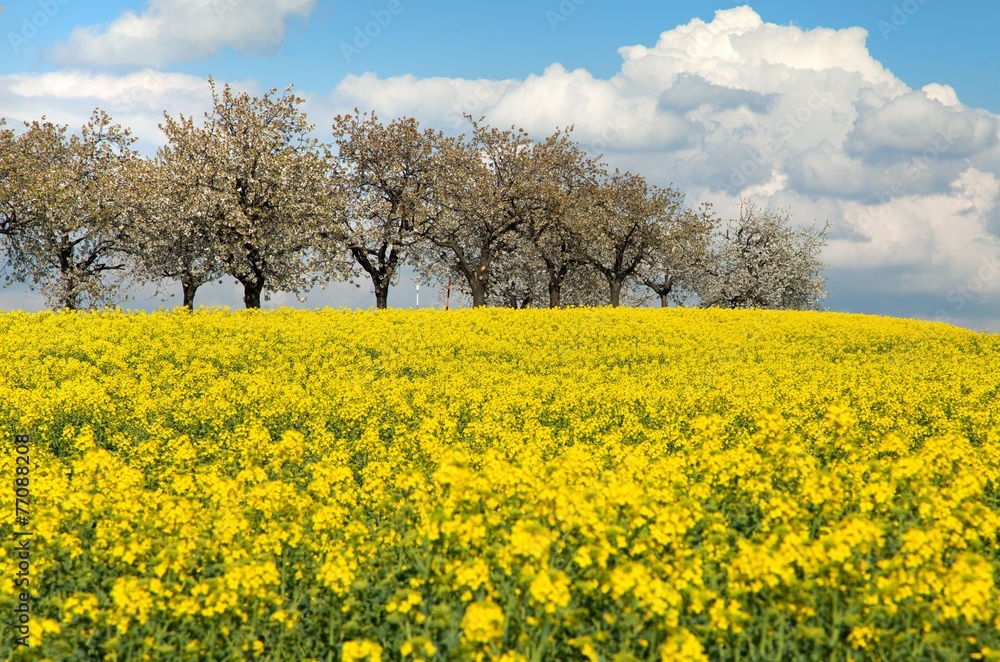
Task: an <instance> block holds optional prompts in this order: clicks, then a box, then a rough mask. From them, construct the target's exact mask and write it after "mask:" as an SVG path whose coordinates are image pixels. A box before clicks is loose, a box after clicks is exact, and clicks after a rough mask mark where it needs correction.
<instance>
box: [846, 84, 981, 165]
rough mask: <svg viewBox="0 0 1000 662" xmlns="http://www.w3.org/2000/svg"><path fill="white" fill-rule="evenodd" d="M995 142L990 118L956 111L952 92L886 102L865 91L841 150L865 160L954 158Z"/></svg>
mask: <svg viewBox="0 0 1000 662" xmlns="http://www.w3.org/2000/svg"><path fill="white" fill-rule="evenodd" d="M949 89H950V88H949ZM942 99H943V100H944V102H942ZM945 102H946V103H947V105H946V103H945ZM996 142H997V119H996V117H994V116H991V115H989V114H988V113H986V112H983V111H978V110H971V109H967V108H964V107H962V106H961V105H959V104H958V103H957V97H956V96H955V95H954V90H952V91H951V94H950V95H949V94H947V93H946V92H944V91H943V88H941V87H940V86H938V88H932V89H931V90H930V91H929V92H928V91H927V90H917V91H914V92H910V93H908V94H903V95H901V96H898V97H896V98H894V99H890V100H888V101H887V100H883V99H879V98H877V97H875V96H874V95H873V94H872V93H871V92H870V91H869V92H868V93H866V94H863V95H861V98H860V99H859V101H858V119H857V121H856V122H855V124H854V128H853V129H852V131H851V134H850V135H849V136H848V139H847V143H846V148H847V149H848V150H849V151H850V152H852V153H854V154H860V155H865V156H869V157H870V156H885V157H894V156H898V155H902V156H912V155H914V154H924V153H935V154H937V155H939V156H940V157H943V158H958V157H966V156H970V155H972V154H976V153H979V152H981V151H983V150H985V149H988V148H990V147H992V146H994V145H995V144H996Z"/></svg>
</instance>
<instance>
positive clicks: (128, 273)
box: [0, 79, 826, 308]
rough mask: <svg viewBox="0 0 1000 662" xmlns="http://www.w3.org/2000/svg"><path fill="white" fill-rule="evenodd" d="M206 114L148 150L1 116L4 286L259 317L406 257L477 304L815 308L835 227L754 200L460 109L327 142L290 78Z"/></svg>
mask: <svg viewBox="0 0 1000 662" xmlns="http://www.w3.org/2000/svg"><path fill="white" fill-rule="evenodd" d="M209 84H210V86H211V91H212V105H211V107H210V109H209V110H208V111H207V112H205V113H204V116H203V117H202V118H201V119H200V121H196V120H195V118H193V117H188V116H184V115H179V116H177V117H171V116H169V115H165V116H164V121H163V123H161V125H160V129H161V130H162V132H163V134H164V137H165V142H164V145H163V146H162V147H161V148H160V149H159V150H158V151H157V153H156V154H155V156H153V157H150V158H144V157H142V156H141V155H139V154H138V153H137V152H136V151H135V150H134V149H133V143H134V142H135V138H134V137H133V136H132V134H131V132H130V131H129V130H128V129H126V128H123V127H121V126H119V125H117V124H114V123H113V122H112V119H111V118H110V117H109V116H108V115H107V114H106V113H104V112H103V111H101V110H100V109H98V110H95V111H94V113H93V115H92V116H91V118H90V120H89V121H88V122H87V124H85V125H84V126H83V127H82V128H81V130H80V131H79V133H75V134H70V133H69V131H68V127H66V126H59V125H55V124H52V123H51V122H48V121H46V120H45V118H42V119H41V120H39V121H35V122H31V123H27V124H25V126H24V129H23V130H20V131H17V130H14V129H13V128H11V127H9V126H8V125H7V124H6V122H5V120H3V119H2V118H0V248H2V250H3V255H4V257H5V259H6V264H5V268H4V275H5V278H6V282H8V283H11V282H25V283H27V284H28V285H29V287H38V288H40V289H41V291H42V293H43V294H44V295H45V296H46V299H47V301H48V303H49V305H50V306H52V307H60V308H83V307H99V306H103V305H109V304H114V303H116V302H117V301H119V300H120V297H121V295H122V294H123V292H124V287H125V285H126V284H131V283H140V284H141V283H155V284H157V286H158V288H161V289H162V288H163V287H169V286H170V283H179V284H180V287H181V290H182V293H183V302H184V305H185V306H187V307H193V306H194V301H195V294H196V292H197V290H198V288H199V287H201V286H202V285H204V284H205V283H208V282H211V281H214V280H217V279H220V278H223V277H226V276H228V277H230V278H233V279H234V280H235V281H237V282H238V283H240V284H241V285H242V287H243V292H244V294H243V301H244V305H245V306H246V307H247V308H258V307H260V305H261V300H262V298H263V299H266V298H267V297H268V295H269V293H271V292H274V291H287V292H293V293H296V294H297V295H301V294H303V293H305V292H306V291H308V289H309V288H310V287H311V286H313V285H315V284H316V283H325V282H329V281H331V280H348V279H350V280H355V279H359V278H364V279H366V280H368V281H370V282H371V287H372V290H373V291H374V294H375V304H376V307H377V308H384V307H386V306H387V305H388V295H389V288H390V285H391V284H392V283H394V282H395V281H396V280H397V278H398V274H399V270H400V268H402V267H403V266H404V265H409V266H410V267H412V268H414V269H416V270H417V272H418V273H419V274H420V276H421V278H422V279H425V280H435V281H438V282H441V283H444V282H447V283H449V285H450V284H452V283H454V285H455V287H456V288H457V289H458V290H459V291H461V292H464V293H465V294H466V295H467V296H468V297H469V299H470V300H471V303H472V305H473V306H485V305H499V306H511V307H525V306H548V307H561V306H566V305H600V304H609V305H612V306H617V305H620V304H622V303H623V302H628V301H642V300H648V299H649V298H652V299H653V300H654V301H655V300H658V301H659V302H660V305H661V306H667V305H670V303H675V304H688V303H696V304H699V305H703V306H722V307H731V308H735V307H761V308H817V307H819V306H820V302H821V301H822V299H823V297H824V296H825V294H826V292H825V289H824V283H825V280H824V279H823V277H822V271H823V268H824V265H823V264H822V262H821V261H820V259H819V256H820V253H821V251H822V249H823V246H824V245H825V242H826V228H825V227H824V228H823V229H822V230H818V231H817V230H815V229H814V228H802V227H797V226H795V225H794V224H793V222H792V217H791V213H790V212H789V211H787V210H784V211H782V210H772V209H762V208H760V207H758V206H756V205H754V204H753V202H752V201H744V203H743V205H742V208H741V211H740V216H739V218H736V219H732V220H729V221H726V222H723V221H722V220H721V219H720V218H719V217H718V216H717V215H716V213H715V211H714V209H713V208H712V205H711V204H710V203H708V202H702V203H701V204H700V205H699V206H697V207H688V206H687V205H686V202H685V196H684V194H683V193H682V192H681V191H679V190H676V189H675V188H673V187H672V186H667V187H661V186H657V185H654V184H652V183H650V182H649V181H647V180H646V178H644V177H643V176H642V175H640V174H637V173H631V172H621V171H619V170H612V169H611V168H610V167H609V166H608V165H607V164H606V163H604V162H603V161H602V160H601V158H600V157H595V156H592V155H589V154H587V153H586V152H585V151H584V150H583V149H582V148H581V147H580V145H579V144H578V143H577V142H575V141H574V140H573V128H572V127H565V128H561V129H556V130H555V131H554V132H553V133H552V134H550V135H548V136H545V137H543V138H542V139H541V140H536V139H534V138H533V137H532V136H530V135H529V134H528V133H527V132H526V131H524V130H523V129H520V128H518V127H516V126H512V127H510V128H509V129H501V128H497V127H494V126H490V125H489V124H488V123H487V122H486V121H485V119H484V118H479V119H476V118H473V117H471V116H466V122H467V131H466V133H464V134H462V135H459V136H449V135H446V134H445V133H443V132H442V131H440V130H437V129H433V128H424V127H421V126H420V125H419V123H418V122H417V120H416V119H414V118H412V117H398V118H394V119H391V120H390V121H388V122H387V123H386V122H383V121H382V120H380V118H379V117H378V116H377V115H376V114H375V113H374V112H371V111H369V112H362V111H360V110H358V109H355V111H354V113H352V114H347V115H337V116H336V117H334V118H333V121H332V124H331V133H330V137H331V138H332V141H330V142H327V141H322V140H320V139H319V138H317V137H315V135H314V133H315V126H314V125H312V124H310V123H309V121H308V120H307V117H306V114H305V112H304V110H303V109H302V105H303V103H304V102H303V99H302V98H300V97H298V96H296V95H295V94H294V93H293V92H292V88H291V87H289V88H287V89H285V90H284V91H283V92H281V93H279V92H278V91H277V90H275V89H272V90H270V91H268V92H267V93H265V94H263V95H261V96H253V95H250V94H248V93H245V92H240V93H237V92H235V91H233V90H232V89H231V88H230V87H229V86H228V85H225V86H223V88H222V89H221V90H220V89H218V88H217V86H216V84H215V82H214V81H212V80H211V79H209Z"/></svg>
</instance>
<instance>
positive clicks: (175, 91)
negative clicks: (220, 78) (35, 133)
mask: <svg viewBox="0 0 1000 662" xmlns="http://www.w3.org/2000/svg"><path fill="white" fill-rule="evenodd" d="M231 85H232V86H233V87H234V88H236V89H238V90H249V91H254V88H255V86H254V85H253V84H252V83H251V82H247V81H235V82H232V83H231ZM0 98H2V99H4V107H3V114H4V116H5V117H6V118H7V120H8V122H9V123H12V124H17V123H20V122H30V121H32V120H37V119H40V118H41V117H42V116H45V117H46V118H47V119H48V120H50V121H52V122H55V123H57V124H66V125H68V126H69V127H70V130H77V129H79V127H80V126H82V125H83V124H84V123H85V122H86V121H87V119H88V118H89V117H90V114H91V112H92V111H93V110H94V108H101V109H103V110H105V111H106V112H107V113H108V114H109V115H111V118H112V119H113V120H114V121H115V122H117V123H119V124H121V125H123V126H127V127H129V128H131V129H132V131H133V133H134V134H135V135H136V136H137V137H138V138H139V145H138V146H139V148H140V149H142V151H144V152H146V153H152V152H153V151H155V148H156V147H157V146H158V145H160V144H162V140H163V135H162V133H161V132H160V130H159V126H158V125H159V124H160V123H161V122H163V114H164V112H166V113H168V114H170V115H172V116H176V115H177V114H180V113H183V114H185V115H193V116H196V117H198V116H201V114H202V113H204V112H205V111H207V110H209V109H210V107H211V102H212V93H211V89H210V87H209V85H208V81H206V80H205V79H204V78H198V77H196V76H190V75H188V74H180V73H163V72H158V71H153V70H151V69H145V70H142V71H137V72H134V73H130V74H127V75H114V74H107V73H93V72H88V71H54V72H48V73H44V74H6V75H0Z"/></svg>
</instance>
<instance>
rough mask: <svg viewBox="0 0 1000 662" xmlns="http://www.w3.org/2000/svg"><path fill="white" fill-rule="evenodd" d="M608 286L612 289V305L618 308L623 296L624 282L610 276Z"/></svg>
mask: <svg viewBox="0 0 1000 662" xmlns="http://www.w3.org/2000/svg"><path fill="white" fill-rule="evenodd" d="M608 286H609V289H610V290H611V307H612V308H617V307H618V304H619V303H621V298H622V282H621V281H620V280H618V279H617V278H609V279H608Z"/></svg>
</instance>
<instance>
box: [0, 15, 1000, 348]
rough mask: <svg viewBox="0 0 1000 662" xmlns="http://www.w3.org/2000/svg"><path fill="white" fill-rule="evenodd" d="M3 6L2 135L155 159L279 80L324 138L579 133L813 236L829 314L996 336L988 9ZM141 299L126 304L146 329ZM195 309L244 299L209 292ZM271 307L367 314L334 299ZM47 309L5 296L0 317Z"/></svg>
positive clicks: (997, 48) (408, 289)
mask: <svg viewBox="0 0 1000 662" xmlns="http://www.w3.org/2000/svg"><path fill="white" fill-rule="evenodd" d="M0 7H2V12H0V35H2V36H3V40H2V41H0V53H2V56H0V116H5V117H7V118H8V119H9V120H13V121H15V122H16V121H21V120H30V119H36V118H38V117H40V116H41V115H46V116H48V117H50V118H51V119H54V120H56V121H59V122H65V123H68V124H70V125H71V126H78V125H79V124H80V123H82V121H83V119H84V118H85V117H86V116H87V115H88V114H89V112H90V110H91V109H92V108H93V107H94V106H98V105H99V106H101V107H102V108H106V109H108V110H110V111H111V112H112V114H113V115H114V116H115V117H116V119H118V120H119V121H122V122H123V123H126V124H128V125H130V126H132V127H133V128H134V129H135V131H136V132H137V134H138V135H140V137H141V138H142V143H141V145H142V147H143V149H144V150H145V151H152V150H153V149H154V148H155V147H156V145H158V144H159V141H160V140H161V138H160V135H159V132H158V130H157V128H156V124H157V122H158V121H159V120H160V118H161V117H162V112H163V111H164V110H166V111H168V112H170V113H171V114H175V113H178V112H184V113H196V114H197V113H200V112H202V111H203V110H205V109H206V105H205V104H206V99H207V85H206V84H205V82H204V79H205V77H206V76H208V75H212V76H214V77H215V78H216V79H218V80H222V81H228V82H232V83H233V84H234V85H236V86H237V87H241V88H245V89H249V90H251V91H256V92H260V91H264V90H266V89H268V88H270V87H279V88H281V87H284V86H285V85H287V84H289V83H293V84H294V85H295V86H296V90H297V91H298V92H299V93H300V94H302V95H304V96H305V97H306V98H307V99H308V106H307V109H308V111H309V113H310V118H311V119H312V121H314V122H315V123H316V124H317V127H318V128H317V134H318V135H320V136H321V137H322V136H323V135H324V133H323V132H324V130H326V128H327V127H328V126H329V124H330V118H331V117H332V116H333V114H335V113H337V112H341V111H344V110H349V109H350V108H353V107H354V106H359V107H361V108H363V109H367V108H371V109H374V110H376V111H378V112H379V114H380V115H382V116H383V117H390V116H396V115H413V116H415V117H417V118H418V119H419V120H420V121H421V122H422V123H424V124H426V125H429V126H438V127H440V128H444V129H447V130H459V129H460V128H461V124H460V122H458V121H457V118H459V117H460V115H461V113H462V112H471V113H472V114H484V115H486V116H487V117H488V118H489V119H490V120H491V121H494V122H496V123H497V124H501V125H508V126H509V125H510V124H518V125H521V126H524V127H525V128H527V129H528V130H529V131H530V132H531V133H532V134H533V135H536V136H537V137H542V136H544V135H545V134H546V133H548V132H551V130H553V129H554V128H556V126H562V125H566V124H570V123H573V124H575V125H576V127H577V129H576V135H577V137H578V139H579V140H580V141H581V143H582V144H584V145H585V146H586V147H588V148H590V149H592V150H593V151H595V152H601V153H604V154H605V156H606V158H607V160H608V161H609V162H610V163H612V164H613V165H620V166H622V167H626V168H630V169H632V170H636V171H638V172H642V173H643V174H645V175H647V177H649V178H650V179H652V180H653V181H655V182H656V183H660V184H668V183H673V184H675V185H677V186H678V187H679V188H681V190H683V191H684V192H685V193H686V194H687V196H688V201H689V202H690V203H692V204H696V203H697V202H699V201H701V200H709V201H712V202H714V203H715V204H716V208H717V209H718V210H719V211H720V213H722V215H723V216H732V215H734V214H735V213H736V212H737V211H738V205H739V199H740V198H741V197H744V198H747V197H749V198H751V199H753V201H754V202H757V203H759V204H764V205H771V206H776V207H783V208H784V207H789V208H791V209H792V212H793V217H794V218H795V219H796V220H797V221H798V222H802V223H803V224H807V225H808V224H810V223H813V222H823V221H825V220H829V221H830V222H831V223H832V224H833V227H834V234H833V237H832V240H831V242H830V245H829V246H828V248H827V251H826V252H825V253H824V259H825V260H826V261H827V262H828V263H829V264H830V265H831V267H830V269H829V270H828V274H827V275H828V276H829V279H830V280H829V283H828V289H829V291H830V297H829V298H828V299H827V302H826V303H827V305H828V306H829V307H830V308H831V309H834V310H845V311H855V312H865V313H874V314H885V315H898V316H907V317H919V318H925V319H935V318H938V319H943V320H947V321H950V322H952V323H956V324H962V325H965V326H969V327H971V328H976V329H990V330H994V331H998V330H1000V264H998V258H1000V147H998V140H997V126H998V117H1000V67H998V66H997V63H1000V40H997V39H996V35H995V30H996V26H997V25H998V24H1000V21H998V19H1000V4H998V3H996V2H994V1H992V0H963V1H960V2H948V3H946V2H944V1H943V0H923V1H921V0H908V1H896V2H881V1H879V0H865V1H861V0H847V1H844V2H838V3H819V2H790V1H781V0H760V1H758V2H752V3H749V4H747V5H744V4H742V3H733V2H722V1H721V0H720V1H717V2H701V1H698V2H685V3H678V2H665V1H664V2H619V3H611V2H606V1H602V0H562V1H561V2H560V1H559V0H552V1H541V2H528V1H526V0H515V1H508V2H438V3H430V2H413V0H377V1H374V2H353V3H346V2H320V1H317V0H274V1H270V2H266V1H264V0H205V1H204V2H201V3H197V2H191V1H190V0H151V1H147V2H143V1H134V2H125V1H119V2H113V1H112V2H103V3H86V2H83V1H82V0H31V1H20V2H7V3H5V4H3V5H0ZM366 32H367V34H366ZM556 63H558V65H559V66H557V65H556ZM412 290H413V283H412V282H409V281H407V280H406V279H404V282H402V283H401V285H400V288H399V289H398V291H397V293H396V294H394V295H393V298H392V300H391V302H392V303H395V304H397V305H412V303H413V301H412V298H413V291H412ZM149 294H150V293H149V292H140V293H137V298H136V300H134V301H133V302H130V303H128V304H126V305H131V306H138V307H147V308H149V307H153V308H155V307H156V306H157V305H159V300H158V299H156V298H149ZM199 300H200V302H201V303H204V304H228V305H233V306H236V305H237V304H238V302H239V301H240V296H239V295H238V288H236V287H234V286H231V285H230V284H228V283H225V284H223V285H218V286H214V287H213V288H211V289H210V290H208V291H206V292H205V293H203V294H202V293H200V294H199ZM175 301H176V299H174V300H172V301H168V302H167V305H171V304H172V303H173V302H175ZM431 301H432V299H430V294H429V292H428V290H427V285H426V284H425V286H424V292H423V293H422V300H421V302H422V303H424V304H425V305H427V304H429V303H431ZM279 304H289V305H309V306H313V305H348V306H367V305H369V304H370V301H369V294H368V292H367V290H366V288H364V287H362V288H360V289H359V288H353V287H349V286H343V287H333V288H330V289H329V290H326V291H323V292H316V293H313V294H311V295H310V296H309V298H308V300H307V302H306V303H305V304H299V303H297V302H296V300H295V298H294V297H291V296H290V295H286V294H281V293H278V294H277V295H276V296H275V297H274V298H273V299H272V301H271V303H270V304H269V305H279ZM43 305H44V303H43V302H42V300H41V299H40V297H39V296H38V295H37V293H32V292H26V291H25V290H24V288H16V287H15V288H9V289H8V290H5V291H2V292H0V307H4V308H11V307H23V308H25V309H32V308H39V307H42V306H43Z"/></svg>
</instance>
